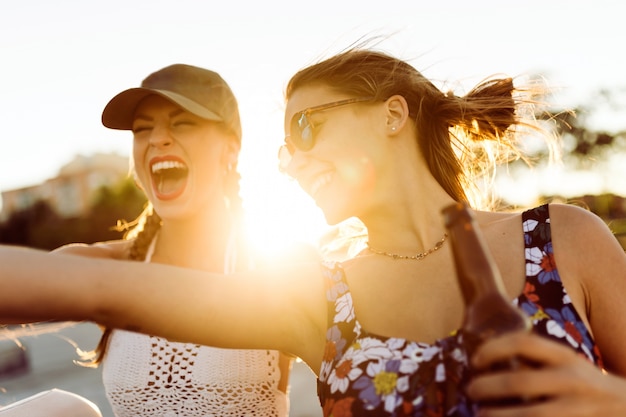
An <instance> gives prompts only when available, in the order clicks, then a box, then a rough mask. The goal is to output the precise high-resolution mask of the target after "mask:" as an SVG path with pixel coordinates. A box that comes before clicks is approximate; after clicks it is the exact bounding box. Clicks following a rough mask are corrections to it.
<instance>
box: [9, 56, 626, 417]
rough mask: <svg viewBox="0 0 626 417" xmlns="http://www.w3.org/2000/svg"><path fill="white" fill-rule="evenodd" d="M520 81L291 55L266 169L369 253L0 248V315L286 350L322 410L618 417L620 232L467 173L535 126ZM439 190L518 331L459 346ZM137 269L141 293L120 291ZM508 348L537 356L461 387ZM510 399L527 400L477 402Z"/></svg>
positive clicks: (623, 387)
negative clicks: (291, 257) (247, 254)
mask: <svg viewBox="0 0 626 417" xmlns="http://www.w3.org/2000/svg"><path fill="white" fill-rule="evenodd" d="M520 93H521V92H520V91H518V90H516V89H515V88H514V87H513V82H512V80H511V79H508V78H502V79H493V80H489V81H486V82H484V83H481V84H480V85H479V86H478V87H476V88H475V89H474V90H472V91H470V92H469V93H468V94H467V95H466V96H464V97H457V96H455V95H452V94H444V93H442V92H441V91H440V90H438V89H437V88H436V87H435V86H434V85H433V84H432V83H431V82H430V81H428V80H427V79H425V78H424V77H423V76H422V75H421V74H420V73H419V72H418V71H416V70H415V69H414V68H413V67H411V66H410V65H408V64H407V63H405V62H403V61H400V60H398V59H396V58H393V57H390V56H388V55H386V54H382V53H378V52H375V51H369V50H360V49H354V50H349V51H347V52H344V53H342V54H339V55H337V56H334V57H331V58H329V59H327V60H325V61H322V62H320V63H318V64H315V65H312V66H310V67H307V68H305V69H303V70H302V71H300V72H298V73H297V74H296V75H295V76H294V77H293V78H292V79H291V81H290V83H289V84H288V87H287V94H286V95H287V106H286V112H285V121H286V122H285V132H286V138H285V145H284V146H283V147H282V148H281V150H280V154H279V155H280V157H281V169H282V170H283V171H284V172H286V173H287V174H289V175H290V176H292V177H294V178H295V179H296V180H297V181H298V182H299V184H300V185H301V186H302V188H303V189H304V190H305V191H306V192H307V193H309V194H310V196H311V197H312V198H313V199H314V200H315V203H316V204H317V205H318V206H319V207H320V208H321V209H322V210H323V212H324V214H325V216H326V219H327V220H328V222H329V223H331V224H337V223H340V222H342V221H344V220H346V219H348V218H351V217H353V216H356V217H358V218H359V219H360V220H361V221H363V223H364V224H365V226H366V227H367V229H368V246H367V248H366V249H364V250H363V251H361V252H360V253H359V254H358V255H357V256H355V257H354V258H352V259H349V260H346V261H343V262H334V261H329V262H324V263H323V264H322V266H321V270H320V266H319V264H318V263H317V262H315V261H314V262H311V263H310V264H307V263H290V262H289V261H288V259H285V262H284V264H282V265H276V266H275V267H274V268H272V269H270V270H266V271H255V272H254V273H252V274H249V273H243V274H237V275H236V277H235V278H234V279H229V280H224V279H221V277H219V276H214V277H210V276H209V274H207V273H203V272H200V271H190V270H189V271H183V270H181V269H179V268H174V267H172V266H165V265H162V266H157V265H131V264H127V263H123V264H122V263H120V264H119V265H115V264H114V263H112V262H107V261H99V260H95V261H94V260H90V261H84V260H80V259H68V258H65V257H62V256H61V255H57V256H54V255H53V256H50V255H42V254H39V253H37V252H34V251H31V250H25V249H15V248H2V250H1V251H0V263H1V264H2V265H3V271H2V272H1V273H0V277H1V280H0V283H1V285H2V290H3V291H2V293H1V295H0V317H3V318H4V319H5V320H20V319H28V320H38V319H49V318H58V319H74V320H76V319H88V320H93V321H97V322H102V323H104V324H106V325H108V326H111V327H118V328H131V329H134V330H138V331H141V332H146V333H150V334H153V333H154V334H159V335H161V336H164V337H170V338H173V339H178V340H189V341H194V342H196V343H204V344H209V345H215V346H220V347H236V348H242V347H244V348H264V349H266V348H269V349H277V350H281V351H285V352H290V353H292V354H294V355H297V356H299V357H300V358H302V359H303V360H304V361H305V362H306V363H307V364H308V365H309V366H310V367H311V369H313V371H315V372H316V373H317V375H318V377H319V380H318V393H319V397H320V401H321V405H322V409H323V412H324V414H325V415H326V416H369V415H371V416H444V415H445V416H475V415H480V416H492V417H494V416H497V417H504V416H511V417H512V416H530V415H532V416H555V415H559V416H590V415H602V416H623V415H626V395H624V393H625V392H626V381H625V379H624V377H625V376H626V358H625V356H624V355H623V346H624V345H625V344H626V333H625V332H623V331H619V330H621V329H622V328H624V327H625V326H626V306H625V305H624V303H623V302H622V300H621V296H620V294H626V279H625V277H624V275H625V274H626V256H625V255H624V251H623V250H622V249H621V248H620V246H619V245H618V243H617V241H616V239H615V238H614V237H613V236H612V234H611V232H610V231H609V229H608V228H607V227H606V225H605V224H604V223H603V222H602V221H601V220H600V219H599V218H597V217H596V216H594V215H592V214H591V213H589V212H587V211H584V210H581V209H578V208H575V207H571V206H567V205H545V206H540V207H537V208H534V209H532V210H528V211H525V212H523V213H512V212H506V213H498V212H493V211H488V210H484V209H483V208H484V207H487V206H488V204H487V203H488V199H484V198H483V199H481V198H479V197H484V196H483V195H482V194H481V193H480V191H484V190H485V188H484V187H482V188H481V185H482V184H481V183H479V182H477V181H478V179H477V178H479V177H480V175H479V174H484V175H487V176H488V175H489V174H490V168H491V167H492V163H493V159H492V157H493V155H494V152H495V148H499V149H503V150H505V151H507V152H508V154H507V155H515V156H519V153H518V148H517V141H518V140H519V139H521V138H523V135H524V133H526V129H524V128H525V127H526V126H527V123H529V124H530V125H532V123H530V122H528V121H525V120H524V119H523V118H522V116H523V114H524V113H521V112H518V111H519V110H521V109H522V108H523V106H522V105H523V104H524V102H523V100H522V96H520V95H519V94H520ZM505 156H506V155H505ZM476 175H478V177H477V176H476ZM454 202H468V203H470V204H471V205H472V207H474V210H473V212H474V215H475V217H476V219H477V221H478V224H479V226H480V228H481V230H482V232H483V234H484V235H485V237H486V240H487V243H488V246H489V248H490V249H491V251H492V252H493V255H494V257H495V260H496V262H497V264H498V266H499V268H500V270H501V272H502V275H503V277H504V280H505V287H506V291H507V292H508V294H509V297H510V299H511V300H512V302H514V303H516V304H518V305H519V306H520V307H521V308H523V309H524V311H526V312H527V313H528V314H529V315H531V316H532V319H533V329H534V332H533V334H519V333H515V334H512V335H510V336H505V337H501V338H498V339H495V340H493V341H490V342H487V343H486V344H485V345H483V346H482V348H481V349H480V350H479V351H478V352H477V354H476V355H475V356H474V357H472V358H467V357H466V355H465V347H464V346H463V344H462V338H461V337H460V335H459V333H457V332H456V330H457V329H459V328H460V325H461V322H462V318H463V302H462V297H461V295H460V291H459V289H458V287H457V283H456V277H455V271H454V266H453V260H452V254H451V251H450V246H449V245H448V244H447V235H446V231H445V228H444V225H443V222H442V219H441V210H442V208H444V207H446V206H448V205H450V204H452V203H454ZM479 209H481V210H479ZM34 261H36V262H34ZM16 263H17V264H16ZM5 265H8V267H7V268H6V269H5ZM105 267H106V268H107V269H108V270H107V271H106V272H105V271H104V268H105ZM320 271H321V273H320ZM85 274H87V275H88V276H89V277H90V279H89V280H84V279H82V278H83V276H84V275H85ZM172 274H176V276H177V277H178V279H177V280H176V284H174V283H173V282H172V281H170V280H168V277H169V276H171V275H172ZM130 276H132V277H134V278H135V279H134V280H132V279H123V278H122V277H126V278H128V277H130ZM148 276H149V280H150V281H149V282H150V283H151V286H150V291H149V292H146V293H145V295H144V297H142V298H141V300H135V299H134V298H132V297H131V296H129V295H128V294H130V293H136V292H137V291H139V290H140V289H142V288H143V284H144V283H147V282H148ZM53 279H54V280H53ZM29 288H36V290H35V291H28V289H29ZM68 288H71V291H68ZM94 289H97V291H94ZM80 293H94V294H97V296H94V297H90V298H88V299H86V300H83V301H82V302H80V303H78V304H77V303H76V302H75V300H73V299H72V297H71V295H76V294H80ZM180 300H182V303H183V304H182V305H177V302H178V301H180ZM156 305H158V306H160V307H161V306H163V305H165V306H167V308H165V309H163V308H160V309H154V308H153V307H154V306H156ZM164 310H165V311H167V313H164V312H163V311H164ZM190 317H192V318H193V320H189V318H190ZM180 323H184V325H181V324H180ZM614 329H618V331H615V330H614ZM515 357H522V358H523V359H525V360H527V361H529V362H531V363H533V364H534V365H535V366H534V367H532V368H526V369H523V370H520V371H516V372H511V371H508V372H491V373H485V374H484V375H483V376H480V377H477V378H475V379H473V380H472V381H471V383H470V384H469V385H468V386H467V389H465V388H462V387H463V384H462V381H463V380H464V377H465V376H466V375H467V367H468V361H470V360H471V361H472V362H473V364H474V365H475V366H476V367H478V368H479V369H485V370H486V369H489V368H490V367H491V366H492V365H494V364H497V363H499V362H500V361H502V360H505V359H510V358H515ZM511 397H518V398H525V399H527V401H526V402H524V403H522V404H510V405H508V406H479V405H478V404H479V403H484V401H486V400H497V399H503V398H511Z"/></svg>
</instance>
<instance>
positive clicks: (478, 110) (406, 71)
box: [285, 47, 553, 208]
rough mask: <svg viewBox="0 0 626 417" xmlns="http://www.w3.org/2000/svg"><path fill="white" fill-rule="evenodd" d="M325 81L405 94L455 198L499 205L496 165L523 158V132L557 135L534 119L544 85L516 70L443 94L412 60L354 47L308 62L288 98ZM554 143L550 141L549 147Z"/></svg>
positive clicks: (363, 93)
mask: <svg viewBox="0 0 626 417" xmlns="http://www.w3.org/2000/svg"><path fill="white" fill-rule="evenodd" d="M315 84H317V85H324V86H327V87H329V88H330V89H332V90H333V91H336V92H339V93H342V94H346V95H349V96H353V97H373V98H374V100H381V101H384V100H386V99H388V98H389V97H391V96H393V95H401V96H403V97H404V98H405V99H406V101H407V103H408V107H409V113H410V116H411V118H412V120H413V122H414V123H415V126H416V132H417V135H416V136H417V137H416V140H417V142H418V144H419V149H420V150H421V152H422V154H423V156H424V158H425V160H426V163H427V164H428V168H429V169H430V172H431V173H432V174H433V176H434V177H435V179H436V180H437V181H438V182H439V184H440V185H441V186H442V187H443V189H444V190H445V191H446V192H447V193H448V194H449V195H450V196H451V197H452V198H454V200H456V201H466V202H468V203H470V204H471V205H472V206H473V207H475V208H492V206H493V205H494V204H495V203H494V201H495V199H494V193H493V187H492V184H491V183H492V180H493V175H494V174H495V168H496V166H497V165H498V164H500V163H502V162H509V161H511V160H513V159H518V158H524V155H523V152H522V151H521V149H520V147H519V146H518V142H519V141H520V140H521V139H522V138H523V137H524V133H529V132H531V131H532V132H533V133H534V134H537V133H539V134H541V135H543V136H545V139H546V140H547V141H548V142H551V141H552V140H553V138H552V137H551V136H550V135H548V134H547V132H543V131H542V129H540V128H539V125H538V124H537V123H535V119H534V117H533V116H534V111H533V109H532V107H533V106H534V105H536V104H538V102H537V101H535V97H536V95H537V94H540V93H544V91H543V90H541V89H540V88H538V87H537V86H529V87H527V88H525V89H518V88H516V87H515V86H514V85H513V80H512V79H511V78H509V77H501V78H490V79H486V80H484V81H483V82H481V83H480V84H479V85H477V86H476V87H475V88H474V89H472V90H471V91H470V92H469V93H468V94H467V95H465V96H463V97H457V96H455V95H454V94H452V93H444V92H442V91H441V90H440V89H438V88H437V87H436V86H435V85H434V84H433V83H432V82H431V81H429V80H428V79H427V78H425V77H424V76H423V75H422V74H421V73H420V72H419V71H417V70H416V69H415V68H414V67H412V66H411V65H410V64H408V63H406V62H404V61H402V60H400V59H397V58H394V57H392V56H390V55H387V54H385V53H382V52H377V51H373V50H369V49H362V48H360V47H355V48H351V49H348V50H346V51H344V52H342V53H339V54H337V55H335V56H333V57H331V58H328V59H325V60H323V61H320V62H318V63H315V64H313V65H311V66H309V67H306V68H304V69H302V70H301V71H299V72H298V73H296V74H295V75H294V76H293V77H292V78H291V80H290V81H289V83H288V85H287V87H286V91H285V97H286V99H287V100H289V98H290V97H291V95H292V94H293V93H294V91H296V90H297V89H299V88H301V87H304V86H307V85H315ZM550 148H551V147H550Z"/></svg>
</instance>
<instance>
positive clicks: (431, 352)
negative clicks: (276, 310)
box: [318, 205, 602, 417]
mask: <svg viewBox="0 0 626 417" xmlns="http://www.w3.org/2000/svg"><path fill="white" fill-rule="evenodd" d="M522 221H523V230H524V240H525V258H526V284H525V287H524V290H523V293H522V294H521V295H520V296H519V297H517V298H516V299H515V300H514V301H513V303H514V304H516V305H518V306H520V307H521V308H522V309H523V310H524V311H525V312H526V313H527V314H528V315H529V316H530V317H531V318H532V321H533V328H534V331H535V332H536V333H538V334H541V335H544V336H545V337H548V338H550V339H554V340H557V341H559V342H561V343H564V344H565V345H567V346H570V347H572V348H573V349H574V350H576V351H577V352H579V354H581V355H583V356H585V357H586V358H588V359H589V360H590V361H591V362H593V363H595V364H597V365H598V366H599V367H602V360H601V357H600V352H599V350H598V347H597V346H596V344H595V342H594V340H593V338H592V337H591V334H590V333H589V331H588V329H587V328H586V326H585V325H584V323H583V322H582V320H581V318H580V316H579V315H578V313H577V312H576V310H575V309H574V306H573V305H572V303H571V300H570V298H569V296H568V294H567V292H566V291H565V288H564V287H563V285H562V283H561V279H560V277H559V273H558V271H557V268H556V265H555V262H554V256H553V251H552V241H551V235H550V217H549V211H548V206H547V205H543V206H540V207H537V208H535V209H532V210H528V211H526V212H524V213H523V214H522ZM323 270H324V274H325V278H326V281H327V298H328V307H329V324H328V330H327V333H326V349H325V353H324V359H323V362H322V367H321V370H320V373H319V379H318V395H319V398H320V402H321V405H322V409H323V413H324V416H333V417H352V416H412V417H421V416H424V417H426V416H428V417H437V416H456V417H465V416H474V415H475V413H476V404H473V403H472V402H471V401H470V400H469V399H468V398H467V397H466V396H465V394H464V393H463V390H462V388H461V387H462V385H463V382H464V380H465V379H466V378H467V377H468V371H467V357H466V353H465V350H464V347H463V336H462V333H461V332H456V333H455V334H453V335H450V336H449V337H446V338H443V339H440V340H437V341H436V342H434V343H432V344H428V343H420V342H417V341H413V340H406V339H401V338H389V337H382V336H380V335H376V334H372V333H368V332H367V331H366V330H365V329H363V328H362V327H361V325H360V323H359V320H358V318H357V317H356V316H355V312H354V307H353V305H352V298H351V295H350V288H349V287H348V284H347V281H346V278H345V273H344V271H343V269H342V267H341V264H340V263H335V262H329V263H326V264H325V265H324V268H323Z"/></svg>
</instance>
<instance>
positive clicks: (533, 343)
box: [467, 332, 626, 417]
mask: <svg viewBox="0 0 626 417" xmlns="http://www.w3.org/2000/svg"><path fill="white" fill-rule="evenodd" d="M515 357H518V358H520V359H521V360H522V362H525V363H532V364H533V365H535V364H536V366H532V367H531V366H522V367H521V368H520V369H518V370H507V371H498V372H491V373H489V372H485V373H483V374H480V375H478V376H476V377H475V378H474V379H473V380H472V381H471V382H470V383H469V384H468V386H467V393H468V395H469V396H470V398H472V399H473V400H474V401H477V402H481V401H487V400H495V399H503V398H524V399H527V400H528V402H525V403H522V404H519V405H512V406H506V407H504V406H502V407H487V406H483V407H480V409H479V413H478V415H479V416H480V417H526V416H528V417H530V416H532V417H555V416H564V417H589V416H603V417H609V416H615V417H618V416H619V417H623V416H626V379H625V378H623V377H621V376H617V375H610V374H608V373H606V372H604V371H603V370H601V369H599V368H598V367H596V366H595V365H593V364H592V363H591V362H589V361H588V360H587V359H586V358H584V357H581V356H579V355H578V354H577V353H576V352H575V351H573V350H572V349H570V348H568V347H567V346H564V345H561V344H559V343H557V342H555V341H552V340H549V339H547V338H545V337H541V336H538V335H533V334H528V333H523V332H516V333H511V334H508V335H504V336H502V337H498V338H494V339H492V340H489V341H487V342H485V343H484V344H483V345H482V346H481V347H480V348H479V349H478V350H477V351H476V354H475V355H474V357H473V358H472V365H473V366H474V367H475V368H476V369H477V370H478V371H483V370H487V369H489V367H490V366H492V365H494V364H497V363H498V362H502V361H506V360H510V359H512V358H515Z"/></svg>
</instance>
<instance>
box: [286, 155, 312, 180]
mask: <svg viewBox="0 0 626 417" xmlns="http://www.w3.org/2000/svg"><path fill="white" fill-rule="evenodd" d="M280 162H281V167H282V168H283V169H282V171H283V172H284V173H285V174H287V175H289V176H290V177H292V178H297V177H298V174H299V173H301V171H302V169H304V167H305V166H306V164H307V163H308V162H309V158H308V155H307V152H302V151H298V150H296V151H295V152H294V153H293V154H292V155H291V154H290V155H289V158H288V160H287V161H280ZM284 162H287V163H286V164H284V166H282V164H283V163H284Z"/></svg>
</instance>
